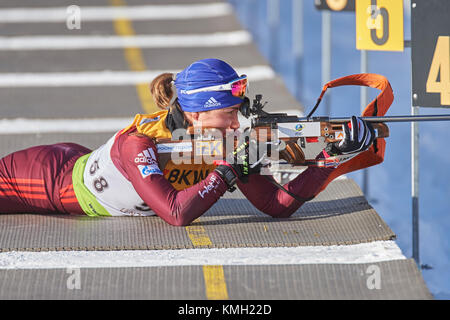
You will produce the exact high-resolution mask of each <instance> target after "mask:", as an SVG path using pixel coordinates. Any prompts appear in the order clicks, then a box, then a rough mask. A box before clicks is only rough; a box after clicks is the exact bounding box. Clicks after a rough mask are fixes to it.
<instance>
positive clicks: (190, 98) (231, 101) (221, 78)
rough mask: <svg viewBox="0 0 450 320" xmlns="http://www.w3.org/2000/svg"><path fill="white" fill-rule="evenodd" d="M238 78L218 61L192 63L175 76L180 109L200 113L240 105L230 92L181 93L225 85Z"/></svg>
mask: <svg viewBox="0 0 450 320" xmlns="http://www.w3.org/2000/svg"><path fill="white" fill-rule="evenodd" d="M238 77H239V76H238V74H237V73H236V71H234V69H233V68H232V67H231V66H230V65H229V64H227V63H226V62H224V61H222V60H219V59H203V60H199V61H196V62H194V63H192V64H191V65H190V66H189V67H187V68H186V69H184V70H183V71H181V72H180V73H178V74H177V77H176V80H175V87H176V89H177V96H178V102H179V103H180V106H181V109H183V111H187V112H201V111H208V110H214V109H222V108H227V107H231V106H234V105H236V104H240V103H242V101H243V99H241V98H238V97H234V96H233V95H232V94H231V91H230V90H225V91H209V92H198V93H193V94H185V93H183V92H182V91H184V90H192V89H199V88H204V87H209V86H215V85H220V84H226V83H228V82H230V81H232V80H234V79H237V78H238Z"/></svg>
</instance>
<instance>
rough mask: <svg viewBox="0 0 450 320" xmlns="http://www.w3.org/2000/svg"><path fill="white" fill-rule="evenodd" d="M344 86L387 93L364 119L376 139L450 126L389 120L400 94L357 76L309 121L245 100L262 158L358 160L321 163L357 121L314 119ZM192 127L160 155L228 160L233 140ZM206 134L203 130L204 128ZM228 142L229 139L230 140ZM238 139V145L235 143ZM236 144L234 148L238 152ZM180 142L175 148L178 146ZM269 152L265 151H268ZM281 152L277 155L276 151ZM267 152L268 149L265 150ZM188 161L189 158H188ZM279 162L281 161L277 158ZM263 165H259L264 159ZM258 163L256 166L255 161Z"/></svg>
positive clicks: (314, 162)
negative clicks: (396, 129)
mask: <svg viewBox="0 0 450 320" xmlns="http://www.w3.org/2000/svg"><path fill="white" fill-rule="evenodd" d="M344 85H359V86H368V87H372V88H376V89H379V90H381V93H379V94H378V96H377V97H376V98H375V99H374V100H373V101H372V102H371V103H369V104H368V105H367V107H366V109H365V110H364V113H363V114H364V115H367V114H372V115H373V116H362V117H361V119H363V120H365V121H368V122H370V123H371V124H372V126H373V128H374V130H375V134H376V139H378V138H387V137H389V128H388V126H387V125H386V123H387V122H415V121H448V120H450V115H411V116H384V114H385V113H386V112H387V110H388V109H389V107H390V105H391V104H392V102H393V100H394V95H393V91H392V88H391V86H390V84H389V81H388V80H387V79H386V78H385V77H384V76H382V75H378V74H370V73H363V74H355V75H350V76H345V77H342V78H339V79H336V80H332V81H330V82H328V83H326V84H325V85H324V87H323V89H322V92H321V94H320V96H319V98H318V99H317V102H316V104H315V106H314V107H313V109H312V110H311V112H309V113H308V115H307V116H306V117H298V116H295V115H288V114H286V113H268V112H266V111H264V110H263V109H264V107H265V105H266V103H264V104H263V103H262V95H261V94H257V95H256V96H255V99H254V100H253V103H252V104H250V100H249V99H248V98H245V100H244V103H242V105H241V107H240V112H241V114H242V115H243V116H244V117H246V118H248V119H250V122H251V126H250V128H248V129H249V130H247V132H250V135H249V138H250V141H253V142H255V141H256V144H257V149H258V150H257V151H258V152H257V154H258V158H259V157H260V156H261V155H260V151H261V149H262V148H261V145H264V144H265V145H266V147H267V146H270V147H269V148H267V150H268V152H267V154H266V156H267V158H268V159H269V160H270V159H272V160H282V161H286V162H287V163H288V164H291V165H293V166H318V167H327V166H337V165H339V164H340V163H342V162H345V161H347V160H348V159H349V158H351V157H353V156H354V154H353V155H334V156H331V157H326V158H317V156H318V155H319V154H320V153H321V151H322V150H324V149H325V148H326V147H327V145H328V144H329V143H335V142H338V141H341V140H342V139H344V127H343V125H344V124H345V123H348V122H350V121H351V118H350V117H338V118H332V117H327V116H319V117H317V116H313V113H314V112H315V111H316V110H317V108H318V106H319V104H320V102H321V100H322V98H323V96H324V94H325V91H326V90H327V89H328V88H333V87H339V86H344ZM191 129H193V127H190V128H188V130H187V132H188V134H189V135H190V138H188V140H190V141H186V139H185V138H181V140H183V142H182V143H181V144H180V140H179V139H178V140H177V139H174V137H172V139H161V140H159V141H156V142H157V144H158V143H159V145H158V153H159V154H160V155H161V154H166V158H167V153H171V154H172V155H174V154H175V155H176V154H177V153H178V151H182V152H181V153H184V154H186V153H187V158H188V160H189V159H193V160H194V161H195V160H199V161H200V162H194V163H201V160H202V159H201V158H204V157H205V156H206V157H211V156H213V157H216V159H217V157H218V158H221V159H223V158H225V157H226V156H227V155H228V154H229V152H228V151H230V150H227V148H226V147H225V145H227V146H228V141H229V140H228V141H227V142H226V143H225V142H224V140H223V139H222V138H223V137H219V138H218V139H217V138H215V137H214V136H213V137H212V138H211V137H210V138H208V137H205V135H204V134H203V132H200V134H197V135H196V134H195V132H194V131H195V128H194V129H193V130H191ZM201 130H203V129H201ZM225 140H226V139H225ZM233 140H235V139H234V138H233ZM376 141H377V140H375V141H374V144H375V143H376ZM235 142H236V141H233V143H232V144H231V146H232V148H231V151H233V148H234V147H235V146H236V144H235ZM172 143H175V144H172ZM264 149H265V148H264ZM274 150H275V151H276V152H273V151H274ZM263 151H265V150H263ZM183 158H184V159H185V157H184V156H183ZM274 158H275V159H274ZM258 161H259V160H258ZM250 162H252V161H250Z"/></svg>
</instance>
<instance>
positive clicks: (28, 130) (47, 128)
mask: <svg viewBox="0 0 450 320" xmlns="http://www.w3.org/2000/svg"><path fill="white" fill-rule="evenodd" d="M132 122H133V118H91V119H22V118H19V119H0V135H10V134H39V133H61V132H72V133H98V132H116V131H119V130H121V129H123V128H125V127H126V126H128V125H129V124H131V123H132Z"/></svg>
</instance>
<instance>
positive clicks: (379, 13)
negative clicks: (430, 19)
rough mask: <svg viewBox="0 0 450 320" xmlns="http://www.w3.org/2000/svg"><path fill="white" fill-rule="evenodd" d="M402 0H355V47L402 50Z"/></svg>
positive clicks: (361, 48)
mask: <svg viewBox="0 0 450 320" xmlns="http://www.w3.org/2000/svg"><path fill="white" fill-rule="evenodd" d="M403 47H404V39H403V0H358V1H356V48H357V49H358V50H384V51H403Z"/></svg>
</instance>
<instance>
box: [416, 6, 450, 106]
mask: <svg viewBox="0 0 450 320" xmlns="http://www.w3.org/2000/svg"><path fill="white" fill-rule="evenodd" d="M449 13H450V1H442V0H412V1H411V60H412V93H413V106H420V107H446V108H449V107H450V17H449Z"/></svg>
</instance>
